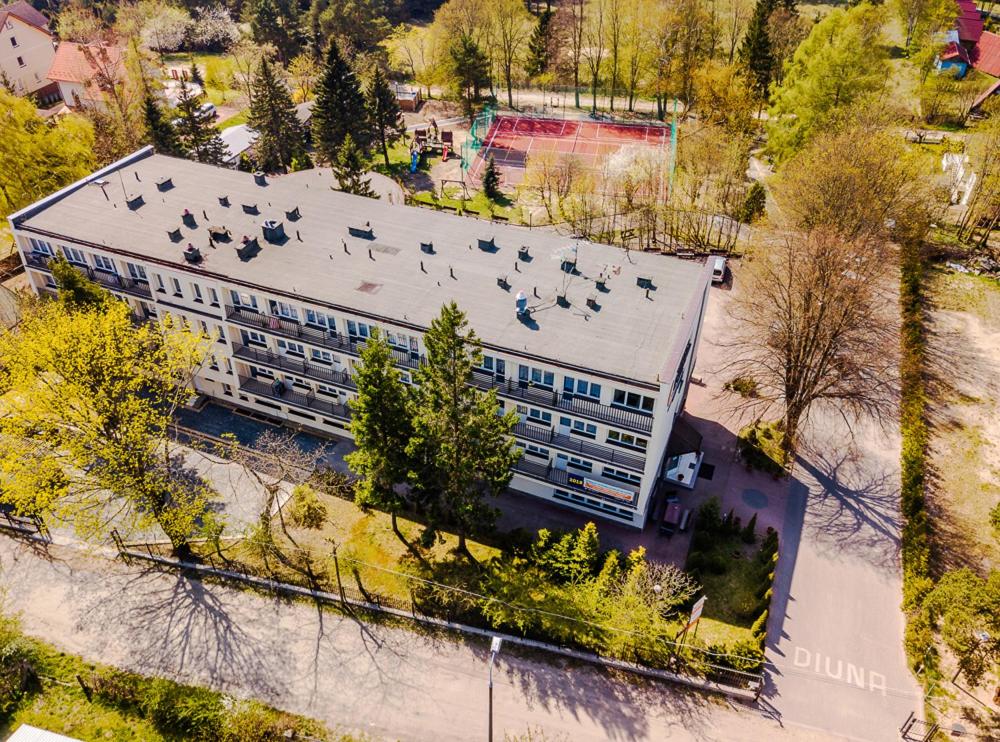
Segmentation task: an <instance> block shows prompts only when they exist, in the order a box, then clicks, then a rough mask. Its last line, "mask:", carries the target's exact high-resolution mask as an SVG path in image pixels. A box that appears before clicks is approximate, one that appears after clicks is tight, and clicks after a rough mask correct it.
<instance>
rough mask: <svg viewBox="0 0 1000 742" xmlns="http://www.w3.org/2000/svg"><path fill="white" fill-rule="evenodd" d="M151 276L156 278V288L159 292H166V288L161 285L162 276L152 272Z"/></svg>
mask: <svg viewBox="0 0 1000 742" xmlns="http://www.w3.org/2000/svg"><path fill="white" fill-rule="evenodd" d="M153 276H154V277H155V278H156V290H157V291H159V292H160V293H161V294H165V293H167V288H166V286H164V285H163V276H161V275H160V274H159V273H154V274H153Z"/></svg>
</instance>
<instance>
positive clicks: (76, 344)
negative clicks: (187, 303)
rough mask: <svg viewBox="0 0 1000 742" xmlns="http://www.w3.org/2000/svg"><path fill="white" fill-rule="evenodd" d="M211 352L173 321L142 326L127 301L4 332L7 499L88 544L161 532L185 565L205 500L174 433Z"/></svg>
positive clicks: (0, 461) (57, 309)
mask: <svg viewBox="0 0 1000 742" xmlns="http://www.w3.org/2000/svg"><path fill="white" fill-rule="evenodd" d="M208 343H209V341H207V340H205V339H204V338H202V337H201V336H200V335H195V334H194V333H191V332H189V331H187V330H183V329H179V328H177V327H175V326H174V323H173V321H172V319H171V317H170V316H169V315H167V316H165V317H164V318H163V321H162V323H161V324H144V325H142V326H140V327H136V326H134V325H133V323H132V317H131V313H130V311H129V308H128V305H126V304H125V303H124V302H117V301H110V302H108V303H107V305H106V306H102V307H83V308H78V309H76V310H75V311H67V310H66V308H65V307H64V306H63V305H62V304H61V303H59V302H43V303H41V304H39V305H36V306H33V307H31V308H30V310H29V311H27V312H26V313H25V315H24V317H23V319H22V322H21V323H20V324H19V325H18V327H17V328H16V329H14V330H11V331H8V332H6V333H3V334H2V335H0V368H2V371H0V391H2V393H3V394H4V395H5V399H6V403H5V408H4V413H5V414H4V415H3V417H2V419H0V469H2V471H3V472H4V475H5V476H4V488H3V491H2V492H0V501H4V502H7V503H9V504H11V505H13V506H14V507H15V509H17V510H18V511H20V512H23V513H28V514H33V515H39V516H46V515H50V514H54V515H56V516H58V517H61V518H64V519H66V520H69V521H71V522H72V523H73V524H74V526H75V527H76V529H77V531H78V532H79V533H80V534H81V535H83V536H84V537H95V536H98V537H102V538H103V537H106V534H107V529H108V528H109V527H110V526H114V527H117V528H119V529H120V530H122V531H124V532H129V531H131V530H133V529H147V528H149V527H151V526H153V525H154V524H155V525H158V526H159V528H160V529H161V530H162V531H163V533H164V534H165V535H166V536H167V537H168V538H169V539H170V542H171V544H172V545H173V548H174V551H175V553H177V554H178V555H180V556H186V555H187V554H188V540H189V539H190V538H191V536H192V535H194V534H195V533H196V532H197V531H198V528H199V522H200V520H201V518H202V517H203V516H204V515H205V514H206V502H207V498H208V496H209V491H208V489H207V487H206V486H205V485H204V484H203V483H202V482H201V481H200V480H197V481H195V480H192V479H191V478H190V477H189V476H187V475H186V474H180V473H179V472H178V469H177V467H178V461H177V459H176V457H175V454H174V452H173V448H172V443H171V441H170V438H169V436H168V428H169V426H170V424H171V421H172V418H173V414H174V413H175V411H176V410H177V409H178V408H179V407H181V406H182V405H184V404H186V403H187V402H188V401H189V400H190V399H191V397H192V396H193V394H194V390H193V385H192V378H193V376H194V374H195V372H196V371H197V369H198V368H199V367H200V365H201V363H202V362H203V360H204V358H205V355H206V353H207V347H206V346H207V344H208Z"/></svg>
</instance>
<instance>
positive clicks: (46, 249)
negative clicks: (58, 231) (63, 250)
mask: <svg viewBox="0 0 1000 742" xmlns="http://www.w3.org/2000/svg"><path fill="white" fill-rule="evenodd" d="M28 243H29V244H30V245H31V252H33V253H38V254H39V255H48V256H49V257H50V258H51V257H54V256H55V251H53V249H52V244H51V243H49V242H46V241H45V240H36V239H35V238H34V237H29V238H28Z"/></svg>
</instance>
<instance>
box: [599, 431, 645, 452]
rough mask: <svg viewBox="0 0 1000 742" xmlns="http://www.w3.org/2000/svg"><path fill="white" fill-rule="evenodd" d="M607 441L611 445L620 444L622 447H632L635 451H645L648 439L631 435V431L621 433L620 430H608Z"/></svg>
mask: <svg viewBox="0 0 1000 742" xmlns="http://www.w3.org/2000/svg"><path fill="white" fill-rule="evenodd" d="M608 443H610V444H611V445H612V446H621V447H622V448H634V449H635V450H636V451H645V450H646V446H647V445H648V444H649V441H647V440H646V439H645V438H640V437H639V436H637V435H632V434H631V433H623V432H621V431H620V430H609V431H608Z"/></svg>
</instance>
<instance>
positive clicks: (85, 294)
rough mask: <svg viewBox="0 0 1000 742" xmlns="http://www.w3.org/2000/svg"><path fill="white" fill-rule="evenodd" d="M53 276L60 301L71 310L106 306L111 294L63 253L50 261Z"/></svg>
mask: <svg viewBox="0 0 1000 742" xmlns="http://www.w3.org/2000/svg"><path fill="white" fill-rule="evenodd" d="M49 268H50V269H51V270H52V277H53V278H54V279H55V281H56V285H57V286H58V287H59V301H60V302H61V303H62V304H63V306H65V307H66V308H67V309H69V310H73V309H83V308H87V307H92V308H100V307H103V306H106V305H107V303H108V301H109V299H110V297H111V295H110V294H109V293H108V292H107V291H105V290H104V289H103V288H101V287H100V286H99V285H98V284H96V283H94V282H93V281H91V280H90V279H89V278H87V277H86V276H85V275H83V273H81V272H80V271H79V270H78V269H76V268H74V267H73V266H72V265H70V263H69V261H68V260H66V258H64V257H63V256H62V255H57V256H56V257H54V258H53V259H52V260H50V261H49Z"/></svg>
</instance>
